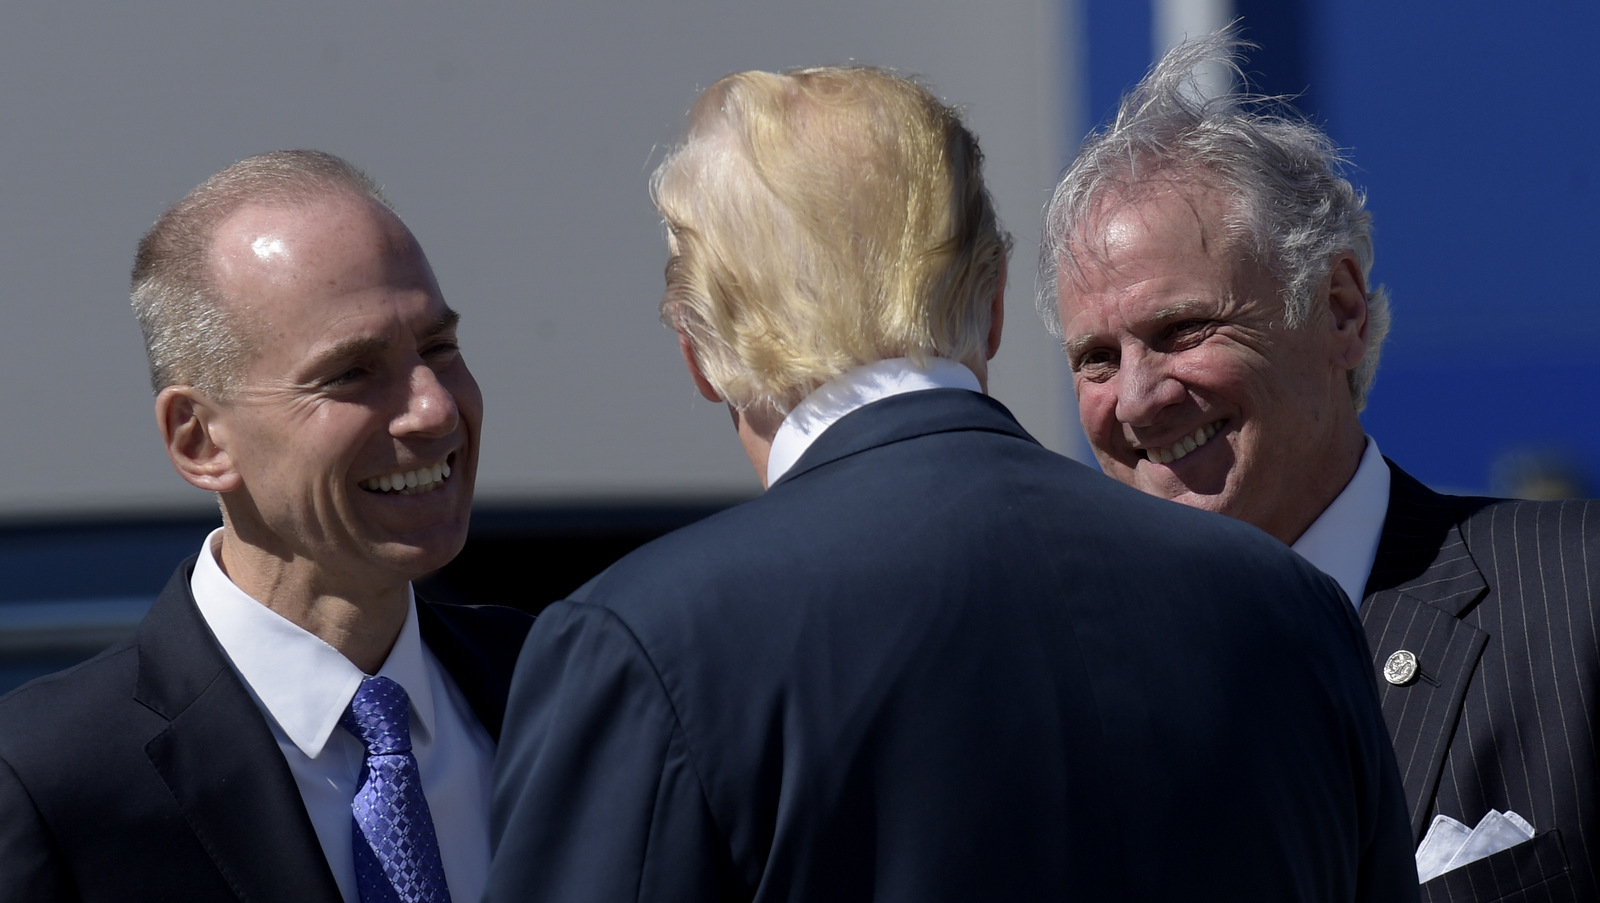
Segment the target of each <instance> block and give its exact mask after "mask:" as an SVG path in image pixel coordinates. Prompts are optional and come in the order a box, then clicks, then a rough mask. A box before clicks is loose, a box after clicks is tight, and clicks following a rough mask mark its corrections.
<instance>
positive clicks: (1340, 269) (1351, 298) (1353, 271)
mask: <svg viewBox="0 0 1600 903" xmlns="http://www.w3.org/2000/svg"><path fill="white" fill-rule="evenodd" d="M1327 285H1328V288H1327V297H1326V299H1325V300H1326V302H1327V304H1328V311H1329V313H1331V314H1332V320H1331V323H1330V324H1329V328H1330V330H1331V332H1332V338H1333V342H1332V353H1333V363H1334V364H1336V365H1337V366H1339V367H1341V368H1343V369H1345V370H1354V369H1355V368H1356V365H1357V364H1360V363H1361V359H1362V358H1364V357H1366V356H1367V280H1366V279H1365V278H1364V277H1363V276H1362V275H1361V266H1360V264H1358V263H1356V258H1355V255H1354V254H1350V253H1348V252H1347V253H1344V254H1340V255H1339V256H1338V257H1335V258H1334V260H1333V266H1332V267H1331V268H1330V269H1329V271H1328V283H1327Z"/></svg>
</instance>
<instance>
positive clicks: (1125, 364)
mask: <svg viewBox="0 0 1600 903" xmlns="http://www.w3.org/2000/svg"><path fill="white" fill-rule="evenodd" d="M1116 380H1117V420H1118V421H1119V422H1121V423H1125V424H1127V425H1128V426H1131V427H1134V428H1136V429H1137V428H1140V427H1146V426H1150V425H1152V424H1153V423H1155V421H1156V419H1157V418H1158V417H1160V415H1161V412H1162V411H1164V410H1166V409H1167V408H1169V407H1171V406H1173V405H1176V404H1179V403H1180V402H1182V401H1183V399H1184V389H1183V384H1182V383H1180V382H1179V381H1178V380H1177V379H1175V378H1174V377H1173V376H1172V375H1171V374H1169V373H1168V372H1167V368H1166V365H1165V360H1164V356H1163V355H1160V354H1154V353H1151V352H1149V351H1146V350H1143V349H1138V348H1124V349H1123V351H1122V358H1121V361H1120V363H1119V364H1118V366H1117V376H1116Z"/></svg>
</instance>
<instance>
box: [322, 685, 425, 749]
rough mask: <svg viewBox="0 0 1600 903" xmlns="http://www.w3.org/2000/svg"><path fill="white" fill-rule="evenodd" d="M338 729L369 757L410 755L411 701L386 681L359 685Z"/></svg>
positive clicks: (399, 688)
mask: <svg viewBox="0 0 1600 903" xmlns="http://www.w3.org/2000/svg"><path fill="white" fill-rule="evenodd" d="M339 725H340V726H341V727H343V728H344V729H345V730H347V731H349V732H350V733H352V734H354V735H355V737H356V739H357V740H360V741H361V743H362V744H363V745H364V746H366V748H367V755H369V756H390V755H395V754H397V753H404V752H410V751H411V697H409V696H407V695H406V690H405V687H402V686H400V685H399V684H397V683H395V682H394V681H392V680H390V679H389V678H387V677H369V678H367V679H365V680H363V681H362V682H361V686H360V688H359V689H357V690H356V695H355V697H354V698H353V699H351V700H350V707H349V708H348V709H346V710H345V713H344V715H342V716H340V718H339Z"/></svg>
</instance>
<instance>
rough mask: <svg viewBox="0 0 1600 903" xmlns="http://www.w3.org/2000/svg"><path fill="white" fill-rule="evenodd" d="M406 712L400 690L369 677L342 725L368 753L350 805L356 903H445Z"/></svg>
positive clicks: (441, 872) (441, 873) (386, 681)
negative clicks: (359, 895)
mask: <svg viewBox="0 0 1600 903" xmlns="http://www.w3.org/2000/svg"><path fill="white" fill-rule="evenodd" d="M410 706H411V699H410V697H408V696H406V691H405V688H404V687H402V686H400V685H399V684H397V683H395V682H394V681H392V680H390V679H389V678H387V677H369V678H367V679H366V680H363V681H362V682H361V688H360V689H358V690H356V695H355V698H354V699H352V700H350V708H349V709H348V710H347V711H346V712H345V713H344V716H343V717H341V718H340V719H339V724H340V726H342V727H343V728H344V729H345V730H347V731H349V732H350V733H352V734H355V736H356V739H357V740H360V741H361V742H362V744H363V745H365V746H366V747H367V761H366V763H365V764H364V765H363V766H362V768H361V780H360V782H359V783H360V786H359V787H357V788H356V798H355V799H354V800H352V801H351V803H350V811H351V812H352V813H353V814H354V815H355V854H356V888H357V889H358V890H359V891H360V892H361V903H390V901H396V903H450V889H449V888H448V887H446V886H445V883H444V865H443V864H442V863H441V862H440V861H439V839H438V838H437V837H436V836H435V835H434V833H433V816H432V815H431V814H429V812H428V801H427V800H426V799H423V796H422V774H421V773H420V772H418V771H417V759H416V757H415V756H413V755H412V754H411V715H410Z"/></svg>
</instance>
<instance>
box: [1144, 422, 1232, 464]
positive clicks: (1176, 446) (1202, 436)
mask: <svg viewBox="0 0 1600 903" xmlns="http://www.w3.org/2000/svg"><path fill="white" fill-rule="evenodd" d="M1219 426H1220V424H1217V423H1208V424H1206V425H1205V426H1202V427H1201V428H1199V429H1197V430H1195V431H1194V435H1192V436H1185V437H1183V438H1182V439H1181V440H1179V441H1177V442H1174V443H1173V444H1172V445H1170V446H1168V447H1166V448H1148V449H1143V450H1142V451H1143V453H1144V456H1145V457H1146V458H1148V459H1149V460H1151V461H1154V462H1156V463H1157V464H1171V463H1172V462H1173V461H1176V460H1178V459H1179V458H1182V457H1183V456H1185V455H1187V454H1189V453H1190V452H1192V451H1194V450H1195V449H1197V448H1199V447H1200V446H1202V445H1205V444H1206V443H1207V442H1210V441H1211V437H1212V436H1215V435H1216V434H1217V430H1218V428H1219Z"/></svg>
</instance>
